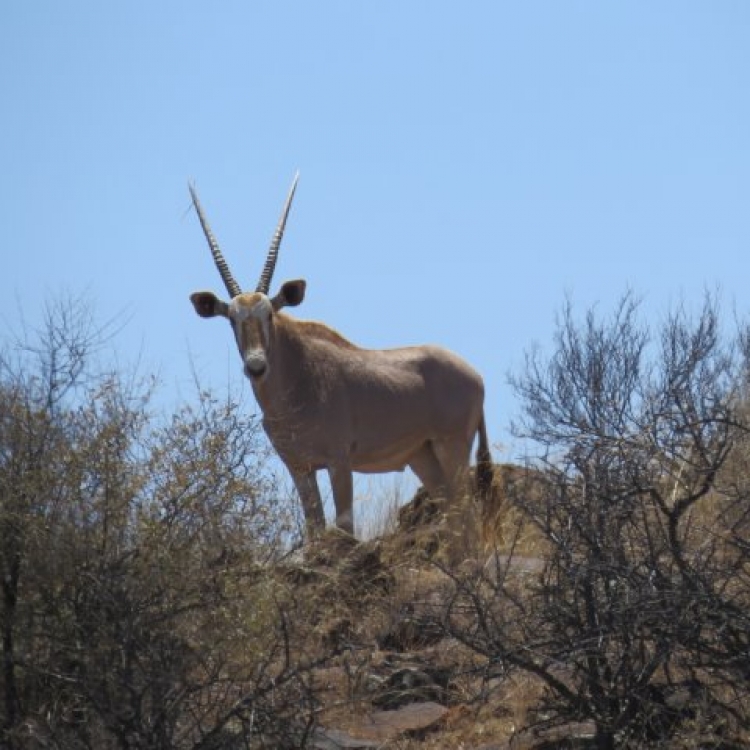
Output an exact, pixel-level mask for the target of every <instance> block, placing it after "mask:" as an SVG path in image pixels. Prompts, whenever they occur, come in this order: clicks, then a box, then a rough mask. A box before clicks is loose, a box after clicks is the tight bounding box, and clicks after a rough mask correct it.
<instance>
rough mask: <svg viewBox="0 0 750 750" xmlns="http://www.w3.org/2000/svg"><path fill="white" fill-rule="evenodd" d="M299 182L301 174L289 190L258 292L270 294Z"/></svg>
mask: <svg viewBox="0 0 750 750" xmlns="http://www.w3.org/2000/svg"><path fill="white" fill-rule="evenodd" d="M297 180H299V172H297V174H296V175H294V182H292V187H291V188H290V190H289V195H288V196H287V198H286V203H285V204H284V210H283V211H282V212H281V218H280V219H279V224H278V226H277V227H276V231H275V232H274V233H273V239H272V240H271V247H270V248H269V249H268V255H267V256H266V264H265V265H264V266H263V273H261V275H260V280H259V281H258V286H257V287H256V289H255V291H256V292H262V293H263V294H268V290H269V289H270V287H271V279H272V278H273V271H274V269H275V268H276V259H277V258H278V257H279V246H280V245H281V238H282V237H283V236H284V227H285V226H286V217H287V216H289V209H290V208H291V205H292V198H294V191H295V190H296V189H297Z"/></svg>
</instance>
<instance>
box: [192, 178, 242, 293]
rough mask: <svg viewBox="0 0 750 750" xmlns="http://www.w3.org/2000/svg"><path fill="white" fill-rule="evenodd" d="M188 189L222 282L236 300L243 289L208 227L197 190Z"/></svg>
mask: <svg viewBox="0 0 750 750" xmlns="http://www.w3.org/2000/svg"><path fill="white" fill-rule="evenodd" d="M188 188H189V189H190V197H191V198H192V199H193V205H194V206H195V212H196V213H197V214H198V218H199V219H200V222H201V226H202V227H203V234H205V235H206V239H207V240H208V246H209V247H210V248H211V255H213V256H214V263H216V268H218V269H219V273H220V274H221V280H222V281H223V282H224V286H225V287H226V288H227V292H229V296H230V297H232V298H234V297H236V296H237V295H238V294H242V289H241V288H240V285H239V284H238V283H237V282H236V281H235V280H234V277H233V276H232V273H231V271H230V270H229V266H228V265H227V262H226V261H225V260H224V256H223V255H222V254H221V250H219V243H218V242H217V241H216V237H214V233H213V232H212V231H211V227H210V226H209V225H208V220H207V219H206V215H205V214H204V213H203V208H202V207H201V202H200V201H199V200H198V193H196V192H195V188H194V187H193V186H192V185H188Z"/></svg>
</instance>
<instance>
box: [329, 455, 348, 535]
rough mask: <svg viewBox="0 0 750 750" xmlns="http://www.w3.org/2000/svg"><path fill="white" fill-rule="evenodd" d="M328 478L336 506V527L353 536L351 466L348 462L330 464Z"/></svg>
mask: <svg viewBox="0 0 750 750" xmlns="http://www.w3.org/2000/svg"><path fill="white" fill-rule="evenodd" d="M328 476H329V477H330V478H331V489H332V490H333V502H334V505H335V506H336V526H337V527H338V528H339V529H341V530H342V531H345V532H346V533H347V534H351V535H352V536H354V514H353V512H352V504H353V502H354V484H353V480H352V468H351V465H350V464H349V463H348V462H342V463H339V464H332V465H331V466H329V467H328Z"/></svg>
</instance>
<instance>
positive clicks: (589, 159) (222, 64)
mask: <svg viewBox="0 0 750 750" xmlns="http://www.w3.org/2000/svg"><path fill="white" fill-rule="evenodd" d="M749 40H750V3H747V2H742V1H740V0H736V1H735V2H729V1H728V2H691V1H690V0H679V2H678V1H674V2H670V1H665V2H652V1H650V0H649V1H648V2H646V1H643V2H641V1H638V0H635V1H631V2H606V3H605V2H593V1H591V2H579V1H571V2H566V1H563V0H550V1H549V2H543V1H538V2H533V1H530V2H512V3H511V2H502V1H500V0H476V1H473V2H462V3H459V2H444V1H443V0H379V1H378V2H364V0H361V1H359V2H357V1H355V0H347V1H343V0H340V1H336V2H334V1H331V0H320V1H319V2H311V1H310V0H296V1H291V0H273V1H271V0H267V1H265V2H256V1H252V0H245V1H244V2H239V1H237V0H236V1H231V0H228V1H226V2H221V3H206V2H200V3H199V2H193V1H191V0H182V1H181V2H174V1H172V0H163V1H160V2H144V1H143V0H132V1H131V2H127V3H103V2H95V1H94V0H89V1H88V2H82V1H81V0H66V2H57V1H53V0H37V1H35V2H30V1H29V0H6V2H4V3H3V4H2V8H0V101H1V102H2V105H1V106H2V110H1V111H2V117H0V226H2V243H3V249H2V272H1V273H0V293H2V298H3V300H4V305H3V311H2V314H1V315H0V320H2V321H3V325H5V326H14V325H16V324H17V323H18V319H19V316H20V313H21V311H22V312H23V314H24V315H25V316H26V318H27V319H28V320H31V321H33V320H34V319H35V317H36V316H37V315H38V313H39V311H40V310H41V308H42V306H43V304H44V302H45V300H48V299H50V298H52V297H54V296H59V295H60V294H61V293H74V294H78V295H81V294H83V295H85V296H87V297H90V298H91V300H92V302H93V303H94V305H95V307H96V309H97V310H98V311H99V313H100V315H101V316H102V317H103V318H105V317H111V316H112V315H124V316H125V317H127V318H128V320H129V322H128V324H127V326H126V328H125V330H124V331H123V332H122V333H121V334H120V336H119V338H118V339H117V341H118V345H119V347H120V350H121V351H120V353H119V354H118V356H119V357H120V358H121V359H122V360H123V361H128V360H129V359H133V360H135V359H136V358H138V359H140V361H141V367H142V368H145V369H147V370H152V369H153V370H155V371H158V372H159V373H160V374H161V377H162V380H163V382H164V385H165V390H166V391H167V392H171V391H173V390H177V391H180V392H181V391H183V390H185V391H186V392H189V382H190V379H191V375H190V369H191V367H195V368H196V370H197V372H198V373H199V375H200V376H201V378H202V379H203V380H204V381H205V382H206V384H207V385H213V386H216V387H223V386H224V385H225V384H226V383H227V381H228V380H232V379H237V380H239V371H240V365H239V360H238V358H237V355H236V352H235V351H234V344H233V341H232V338H231V335H230V332H229V330H228V328H227V327H226V326H223V325H221V324H220V323H219V322H218V321H208V322H207V321H203V320H200V319H199V318H197V317H196V316H195V314H194V313H193V310H192V307H191V306H190V304H189V302H188V295H189V294H190V293H191V292H192V291H194V290H197V289H213V290H215V291H217V292H219V291H221V292H222V293H223V289H222V288H221V284H220V281H219V278H218V275H217V273H216V271H215V269H214V267H213V265H212V263H211V260H210V257H209V254H208V251H207V248H206V246H205V242H204V239H203V237H202V234H201V232H200V229H199V226H198V223H197V220H196V218H195V216H194V215H193V214H192V213H190V212H189V211H188V208H189V198H188V192H187V183H188V181H189V180H194V181H195V183H196V185H197V187H198V190H199V193H200V195H201V198H202V201H203V204H204V207H205V209H206V212H207V213H208V215H209V218H210V220H211V223H212V225H213V228H214V231H215V233H216V235H217V237H218V239H219V242H220V243H221V246H222V248H223V250H224V253H225V255H226V256H227V258H228V259H229V261H230V263H231V265H232V269H233V271H234V274H235V276H236V277H238V280H239V281H240V283H242V284H246V285H247V286H251V285H252V286H254V284H255V282H256V280H257V277H258V274H259V272H260V267H261V264H262V260H263V254H264V252H265V249H266V247H267V245H268V241H269V239H270V236H271V233H272V231H273V227H274V225H275V223H276V219H277V217H278V213H279V211H280V208H281V205H282V203H283V200H284V197H285V194H286V191H287V189H288V186H289V183H290V182H291V179H292V177H293V175H294V173H295V171H296V170H297V169H299V170H300V173H301V178H300V183H299V189H298V191H297V197H296V201H295V205H294V208H293V210H292V214H291V216H290V220H289V224H288V228H287V233H286V237H285V241H284V246H283V247H282V255H281V259H280V261H279V265H278V268H277V273H276V280H275V281H276V282H278V283H280V282H281V281H283V280H285V279H288V278H295V277H304V278H306V279H307V281H308V294H307V298H306V300H305V302H304V304H303V306H302V307H300V308H298V311H297V312H298V314H299V316H300V317H305V318H311V319H318V320H323V321H325V322H327V323H329V324H330V325H332V326H334V327H335V328H337V329H338V330H340V331H341V332H342V333H343V334H344V335H346V336H347V337H349V338H350V339H352V340H353V341H355V342H356V343H358V344H360V345H363V346H371V347H390V346H397V345H401V344H415V343H424V342H431V343H440V344H443V345H445V346H447V347H449V348H451V349H454V350H456V351H458V352H459V353H460V354H462V355H463V356H464V357H465V358H466V359H468V360H469V361H470V362H472V363H473V364H474V365H475V366H476V367H477V368H478V369H479V370H480V371H481V372H482V374H483V375H484V377H485V380H486V383H487V392H488V395H487V412H488V424H489V429H490V432H491V437H492V438H494V440H495V441H497V442H500V443H503V444H507V441H508V438H507V426H508V421H509V419H510V418H511V417H512V416H513V415H514V414H515V413H516V412H517V404H515V402H514V400H513V395H512V393H511V392H510V390H509V388H508V386H507V384H506V377H507V374H508V371H509V370H515V369H517V368H518V367H519V366H520V365H521V363H522V361H523V353H524V351H526V350H527V349H529V347H531V346H532V345H533V344H535V343H538V344H540V345H542V346H544V345H546V344H548V343H549V342H550V340H551V336H552V332H553V330H554V321H555V314H556V312H557V311H558V310H559V309H560V307H561V305H562V303H563V300H564V298H565V295H566V294H569V295H570V296H571V297H572V299H573V301H574V303H575V305H576V307H577V308H578V309H580V310H581V312H583V311H584V310H585V309H586V308H587V307H589V306H590V305H592V304H599V305H600V306H601V307H602V308H603V309H605V310H606V309H607V308H608V307H609V306H610V305H612V304H613V303H614V301H615V300H617V299H618V298H619V296H620V295H621V294H622V293H623V291H624V290H625V289H627V288H631V289H633V290H634V291H635V292H636V293H638V294H640V295H642V296H643V297H644V300H645V301H644V310H645V311H646V314H647V315H648V316H649V317H653V320H654V321H655V322H656V321H658V318H659V316H660V315H663V314H664V312H665V311H666V309H667V307H668V306H669V304H671V303H674V302H676V301H678V300H686V301H688V303H689V302H690V300H692V299H694V298H696V297H699V296H702V294H703V291H704V290H705V289H707V288H708V289H716V288H718V289H720V290H721V292H722V294H723V297H724V299H725V301H726V302H727V304H728V305H729V306H733V307H736V309H737V311H738V313H739V314H741V315H746V314H747V312H748V310H749V309H750V286H749V284H748V282H749V280H750V273H748V272H749V271H750V261H749V260H748V255H749V253H748V251H749V250H750V42H749ZM191 362H192V364H191ZM498 453H499V455H501V456H502V455H503V454H502V453H500V451H498ZM505 457H507V456H505Z"/></svg>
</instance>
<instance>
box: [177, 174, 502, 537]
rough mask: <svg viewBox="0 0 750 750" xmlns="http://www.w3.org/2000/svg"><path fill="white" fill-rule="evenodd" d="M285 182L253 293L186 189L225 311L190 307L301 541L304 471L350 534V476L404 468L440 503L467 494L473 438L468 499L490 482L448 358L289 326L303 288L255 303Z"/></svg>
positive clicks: (288, 287)
mask: <svg viewBox="0 0 750 750" xmlns="http://www.w3.org/2000/svg"><path fill="white" fill-rule="evenodd" d="M296 185H297V178H296V177H295V180H294V182H293V183H292V188H291V190H290V192H289V196H288V197H287V201H286V204H285V206H284V210H283V212H282V215H281V219H280V220H279V225H278V227H277V230H276V233H275V234H274V239H273V240H272V243H271V247H270V249H269V252H268V255H267V259H266V264H265V266H264V269H263V273H262V274H261V278H260V281H259V285H258V287H257V290H256V291H255V292H252V293H243V292H241V291H239V286H238V284H237V283H236V281H235V280H234V278H233V277H232V275H231V273H230V272H229V268H228V266H227V264H226V261H225V260H224V256H223V255H222V254H221V251H220V250H219V247H218V244H217V243H216V240H215V238H214V237H213V234H212V233H211V230H210V228H209V226H208V222H207V220H206V217H205V215H204V214H203V210H202V208H201V206H200V203H199V202H198V197H197V193H196V192H195V190H194V188H192V187H191V189H190V193H191V196H192V199H193V204H194V206H195V209H196V212H197V213H198V217H199V219H200V221H201V225H202V227H203V231H204V234H205V235H206V239H207V241H208V244H209V248H210V250H211V253H212V255H213V258H214V262H215V263H216V266H217V269H218V270H219V272H220V275H221V277H222V279H223V281H224V284H225V286H226V287H227V291H228V292H229V294H230V295H231V296H232V300H231V303H230V304H227V303H226V302H223V301H222V300H219V299H218V298H217V297H216V296H215V295H213V294H212V293H211V292H196V293H194V294H192V295H191V297H190V299H191V301H192V303H193V306H194V307H195V310H196V312H197V313H198V315H200V316H201V317H204V318H210V317H216V316H221V317H225V318H228V319H229V320H230V321H231V322H232V328H233V330H234V335H235V339H236V341H237V346H238V349H239V351H240V356H241V357H242V361H243V365H244V368H245V373H246V374H247V376H248V378H249V379H250V382H251V383H252V386H253V391H254V393H255V397H256V399H257V400H258V404H259V406H260V408H261V410H262V411H263V426H264V428H265V431H266V433H267V434H268V437H269V438H270V440H271V443H272V444H273V446H274V448H275V449H276V451H277V452H278V454H279V456H280V457H281V459H282V461H283V462H284V463H285V464H286V466H287V468H288V469H289V473H290V474H291V476H292V479H293V480H294V483H295V486H296V488H297V491H298V492H299V495H300V499H301V501H302V506H303V510H304V512H305V521H306V524H307V529H308V534H311V535H315V534H318V533H319V532H320V531H322V529H323V527H324V526H325V517H324V515H323V503H322V501H321V497H320V491H319V489H318V484H317V480H316V472H317V471H318V470H320V469H326V470H327V471H328V473H329V476H330V479H331V487H332V490H333V497H334V502H335V504H336V525H337V526H338V527H339V528H341V529H343V530H345V531H347V532H349V533H353V530H354V518H353V516H352V472H353V471H359V472H369V473H379V472H386V471H401V470H403V469H404V468H405V467H407V466H409V467H410V468H411V469H412V470H413V471H414V473H415V474H416V475H417V476H418V477H419V479H420V480H421V481H422V483H423V484H424V486H425V487H426V489H427V491H428V492H429V493H430V495H431V496H432V497H433V498H435V497H437V496H444V497H445V498H446V499H447V500H449V501H452V500H454V499H456V498H457V497H459V496H460V495H462V494H463V493H465V492H467V491H468V482H469V459H470V453H471V446H472V443H473V441H474V438H475V436H477V435H478V436H479V447H478V450H477V458H478V463H479V465H478V468H477V479H478V482H477V484H478V488H479V490H480V492H481V494H482V495H483V494H484V493H485V492H487V491H488V490H489V486H490V484H491V481H492V473H491V472H492V470H491V459H490V453H489V446H488V442H487V434H486V431H485V426H484V413H483V408H484V407H483V403H484V384H483V382H482V378H481V377H480V376H479V374H478V373H477V372H476V371H475V370H474V369H472V368H471V367H470V366H469V365H468V364H467V363H466V362H464V361H463V360H462V359H461V358H460V357H458V356H457V355H455V354H453V353H451V352H449V351H447V350H446V349H441V348H440V347H436V346H415V347H408V348H403V349H387V350H377V349H361V348H360V347H358V346H355V345H354V344H352V343H351V342H350V341H347V339H345V338H344V337H343V336H341V334H339V333H337V332H336V331H334V330H333V329H332V328H329V327H328V326H326V325H324V324H322V323H314V322H310V321H301V320H296V319H295V318H292V317H290V316H288V315H286V314H284V313H283V312H279V311H280V310H281V309H282V308H284V307H290V306H296V305H298V304H300V303H301V302H302V300H303V299H304V295H305V287H306V284H305V282H304V280H302V279H296V280H293V281H287V282H286V283H285V284H283V285H282V286H281V289H280V290H279V292H278V293H277V294H276V295H275V296H274V297H273V298H269V297H268V296H266V295H267V293H268V290H269V285H270V281H271V277H272V275H273V269H274V266H275V264H276V256H277V253H278V248H279V245H280V242H281V237H282V234H283V231H284V225H285V223H286V217H287V214H288V212H289V207H290V205H291V201H292V197H293V196H294V191H295V188H296Z"/></svg>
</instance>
